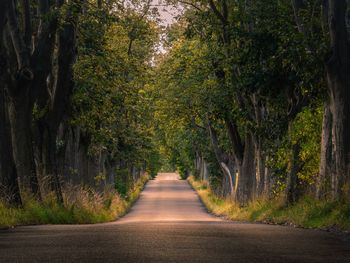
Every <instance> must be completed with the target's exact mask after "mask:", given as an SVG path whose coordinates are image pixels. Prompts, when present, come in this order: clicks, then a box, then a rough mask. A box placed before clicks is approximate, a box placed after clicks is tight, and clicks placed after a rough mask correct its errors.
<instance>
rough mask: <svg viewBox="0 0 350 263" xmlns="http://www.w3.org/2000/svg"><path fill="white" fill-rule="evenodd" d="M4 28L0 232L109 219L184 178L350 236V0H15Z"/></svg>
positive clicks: (2, 5) (218, 194) (1, 6)
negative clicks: (155, 180)
mask: <svg viewBox="0 0 350 263" xmlns="http://www.w3.org/2000/svg"><path fill="white" fill-rule="evenodd" d="M166 7H171V8H173V9H172V10H175V11H174V12H175V14H173V15H172V16H173V20H174V21H173V22H171V23H167V24H166V23H164V21H163V22H162V19H164V17H162V15H161V12H162V8H166ZM163 11H164V10H163ZM163 16H164V15H163ZM0 34H1V38H0V200H1V201H0V217H3V218H7V219H4V220H3V221H4V222H5V223H3V222H2V221H1V219H0V225H1V224H6V220H9V221H10V223H11V222H12V223H13V224H16V222H17V221H16V220H18V222H21V223H23V222H24V223H28V222H33V220H34V221H35V220H37V221H35V222H39V223H45V222H56V221H57V222H61V223H62V222H86V221H88V222H90V221H93V222H95V221H106V220H112V219H113V218H115V217H117V216H118V215H119V214H120V213H124V212H125V211H124V210H125V209H127V208H126V207H128V206H129V205H130V204H129V203H132V202H133V200H135V198H137V197H136V196H137V195H138V193H139V191H140V189H141V188H142V187H143V184H144V183H145V182H146V181H147V180H148V179H149V177H154V176H156V174H157V172H158V171H174V170H176V171H178V173H179V174H180V176H181V177H182V178H183V179H186V178H188V177H189V176H190V181H193V182H194V183H193V184H195V182H197V183H198V182H201V183H203V185H202V186H201V187H205V188H208V189H210V193H211V195H212V196H214V197H215V198H217V199H220V200H229V202H231V203H234V204H235V205H237V206H238V207H240V208H244V207H249V206H250V205H251V204H252V203H254V202H256V201H257V200H265V201H266V200H267V201H268V202H278V204H279V206H278V207H279V208H288V207H293V206H295V205H297V204H298V203H300V202H302V200H305V198H308V200H311V201H309V203H315V204H316V203H317V204H320V203H322V204H323V206H322V209H324V210H326V211H328V212H331V211H332V209H338V210H339V211H338V210H337V213H338V214H337V215H340V216H341V217H342V218H344V220H345V221H347V222H348V223H347V225H346V227H349V228H350V225H349V224H350V223H349V222H350V45H349V44H350V43H349V41H350V1H349V0H291V1H286V0H257V1H252V0H197V1H196V0H160V1H152V0H144V1H142V0H69V1H68V0H55V1H53V0H32V1H30V0H6V1H1V2H0ZM277 200H278V201H277ZM267 201H266V202H267ZM96 203H98V204H96ZM120 206H123V207H124V208H125V209H124V208H123V209H124V210H123V209H121V208H120ZM34 208H35V209H34ZM317 209H321V208H319V207H318V208H317ZM34 210H35V211H34ZM42 210H44V211H42ZM46 210H50V211H51V212H47V211H46ZM25 211H31V212H30V213H29V214H30V216H28V213H25ZM38 211H39V212H38ZM40 211H41V212H40ZM45 211H46V212H45ZM328 212H327V213H328ZM72 213H73V215H72ZM82 213H85V217H84V216H82V215H81V214H82ZM96 213H99V215H96ZM42 214H45V216H44V217H45V219H42V218H41V217H43V216H42ZM57 214H60V218H57ZM64 214H69V216H66V217H65V216H64ZM101 214H103V215H101ZM93 215H94V216H95V217H94V220H91V219H89V218H90V217H92V216H93ZM16 217H17V219H13V220H14V221H13V220H12V219H11V218H16ZM67 217H68V218H67ZM23 218H25V219H23ZM28 218H29V219H28ZM33 218H34V219H33ZM35 218H41V219H40V220H39V219H35ZM11 220H12V221H11ZM10 223H7V224H10Z"/></svg>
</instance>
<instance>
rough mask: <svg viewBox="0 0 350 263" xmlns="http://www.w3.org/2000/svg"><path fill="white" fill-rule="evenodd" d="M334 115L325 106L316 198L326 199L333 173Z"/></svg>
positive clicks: (327, 104) (327, 106)
mask: <svg viewBox="0 0 350 263" xmlns="http://www.w3.org/2000/svg"><path fill="white" fill-rule="evenodd" d="M331 167H332V113H331V110H330V107H329V103H326V104H325V107H324V113H323V121H322V138H321V158H320V172H319V175H318V177H317V181H316V198H317V199H321V198H324V197H326V195H327V192H328V190H329V188H330V187H329V186H330V178H331V172H332V168H331Z"/></svg>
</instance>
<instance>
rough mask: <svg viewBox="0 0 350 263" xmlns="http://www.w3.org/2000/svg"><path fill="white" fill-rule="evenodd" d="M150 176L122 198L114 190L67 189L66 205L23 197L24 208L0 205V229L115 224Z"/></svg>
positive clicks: (65, 195)
mask: <svg viewBox="0 0 350 263" xmlns="http://www.w3.org/2000/svg"><path fill="white" fill-rule="evenodd" d="M148 179H149V176H143V177H141V179H140V180H138V181H137V182H136V183H135V184H134V186H133V187H132V188H131V189H130V190H129V192H128V194H127V195H126V196H125V197H124V198H123V197H121V196H120V195H119V194H118V192H117V191H116V190H114V189H108V188H107V189H105V190H104V191H103V192H102V193H98V192H96V191H94V190H92V189H84V188H83V187H76V186H75V187H73V186H66V187H65V189H64V193H63V197H64V205H63V206H62V205H58V204H57V202H55V199H54V198H53V196H50V195H48V196H46V197H45V200H44V201H42V202H38V201H36V200H35V199H33V198H30V197H28V196H24V197H23V200H24V201H23V203H24V204H23V208H11V207H9V206H6V204H5V203H4V202H0V227H9V226H16V225H36V224H93V223H102V222H108V221H113V220H116V219H117V218H119V217H121V216H123V215H124V214H125V213H126V212H127V211H128V210H129V208H130V207H131V205H132V204H133V203H134V202H135V201H136V200H137V198H138V196H139V194H140V192H141V191H142V189H143V187H144V185H145V184H146V182H147V181H148Z"/></svg>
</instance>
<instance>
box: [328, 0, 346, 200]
mask: <svg viewBox="0 0 350 263" xmlns="http://www.w3.org/2000/svg"><path fill="white" fill-rule="evenodd" d="M346 9H347V3H346V1H345V0H329V26H330V36H331V50H332V56H331V58H330V60H329V61H328V62H327V63H326V70H327V82H328V90H329V93H330V108H331V112H332V117H333V118H332V137H333V139H332V141H333V147H334V150H333V152H334V164H335V166H334V172H332V175H333V177H334V178H333V180H332V182H333V185H332V190H333V191H332V196H333V198H334V199H339V198H344V197H347V196H349V194H350V136H349V134H350V89H349V87H350V74H349V73H350V49H349V40H348V32H347V28H346V18H345V15H346Z"/></svg>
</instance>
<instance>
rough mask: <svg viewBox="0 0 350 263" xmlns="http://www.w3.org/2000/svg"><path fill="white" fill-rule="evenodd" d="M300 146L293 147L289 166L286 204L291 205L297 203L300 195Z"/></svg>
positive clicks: (295, 144) (296, 144) (294, 145)
mask: <svg viewBox="0 0 350 263" xmlns="http://www.w3.org/2000/svg"><path fill="white" fill-rule="evenodd" d="M299 153H300V145H299V143H294V144H293V146H292V157H291V160H290V164H289V172H288V174H287V181H286V190H285V204H286V205H290V204H293V203H295V202H296V201H297V199H298V197H299V193H298V172H299V170H300V160H299Z"/></svg>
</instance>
